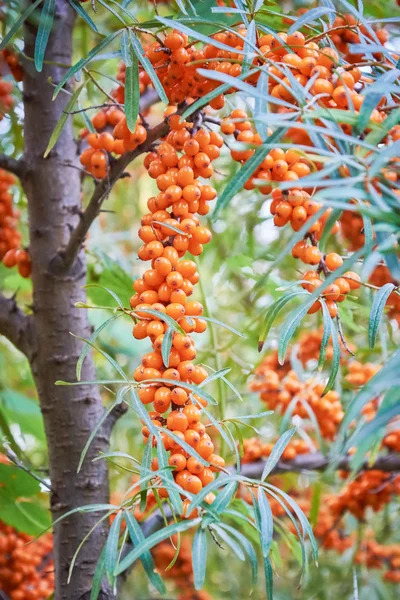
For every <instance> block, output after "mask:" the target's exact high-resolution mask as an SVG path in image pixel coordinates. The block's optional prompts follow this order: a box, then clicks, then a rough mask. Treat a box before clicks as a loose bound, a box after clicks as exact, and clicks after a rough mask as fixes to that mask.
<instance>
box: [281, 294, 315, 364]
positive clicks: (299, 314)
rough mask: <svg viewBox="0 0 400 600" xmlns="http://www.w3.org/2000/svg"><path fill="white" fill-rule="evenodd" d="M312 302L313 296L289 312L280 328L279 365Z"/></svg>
mask: <svg viewBox="0 0 400 600" xmlns="http://www.w3.org/2000/svg"><path fill="white" fill-rule="evenodd" d="M314 302H315V300H314V298H312V297H311V298H310V299H308V300H306V301H305V302H304V303H303V304H302V305H301V306H299V307H298V308H296V309H295V310H294V311H292V312H291V313H290V314H289V316H288V318H287V320H286V322H285V324H284V326H283V328H282V333H281V335H280V338H279V345H278V360H279V364H280V365H283V363H284V362H285V355H286V350H287V347H288V345H289V342H290V340H291V339H292V337H293V334H294V332H295V331H296V329H297V327H298V326H299V325H300V322H301V320H302V319H303V318H304V317H305V316H306V314H307V312H308V310H309V309H310V308H311V306H312V305H313V304H314Z"/></svg>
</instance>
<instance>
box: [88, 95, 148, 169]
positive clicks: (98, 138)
mask: <svg viewBox="0 0 400 600" xmlns="http://www.w3.org/2000/svg"><path fill="white" fill-rule="evenodd" d="M92 124H93V126H94V128H95V129H96V133H89V132H88V131H87V130H86V129H85V130H84V131H83V132H82V134H81V135H82V137H84V138H86V141H87V143H88V145H89V147H88V148H86V149H85V150H83V152H82V153H81V155H80V162H81V164H82V165H83V166H84V167H85V169H86V170H87V172H88V173H91V174H92V175H93V176H94V177H95V178H96V179H103V178H104V177H106V176H107V173H108V170H109V166H110V156H111V153H113V154H116V155H118V156H120V155H122V154H125V153H126V152H129V151H132V150H136V148H137V147H138V146H140V145H141V144H143V142H145V141H146V138H147V131H146V128H145V127H144V126H143V125H142V124H141V122H140V119H139V118H138V120H137V124H136V128H135V131H133V132H131V131H130V130H129V128H128V125H127V123H126V118H125V115H124V113H123V111H122V110H120V109H119V108H117V107H115V106H111V107H110V108H107V109H104V110H101V111H99V112H98V113H96V114H95V115H94V117H93V118H92ZM99 132H100V133H99Z"/></svg>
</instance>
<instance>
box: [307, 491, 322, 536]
mask: <svg viewBox="0 0 400 600" xmlns="http://www.w3.org/2000/svg"><path fill="white" fill-rule="evenodd" d="M313 487H314V489H313V495H312V499H311V509H310V524H311V526H312V527H315V525H316V524H317V521H318V515H319V507H320V505H321V491H322V486H321V482H320V481H316V482H315V483H314V486H313Z"/></svg>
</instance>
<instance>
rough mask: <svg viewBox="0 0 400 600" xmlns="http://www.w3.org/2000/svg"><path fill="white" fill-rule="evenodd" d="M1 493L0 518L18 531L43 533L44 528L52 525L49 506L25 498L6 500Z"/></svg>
mask: <svg viewBox="0 0 400 600" xmlns="http://www.w3.org/2000/svg"><path fill="white" fill-rule="evenodd" d="M1 496H2V494H0V519H1V520H2V521H3V522H4V523H6V524H7V525H11V527H14V528H15V529H17V530H18V531H22V532H23V533H27V534H28V535H33V536H38V535H41V533H42V532H43V530H44V529H46V528H48V527H51V516H50V512H49V511H48V510H47V508H44V507H43V506H41V505H40V504H37V503H35V502H27V501H25V500H21V501H19V500H17V501H15V500H13V501H11V502H7V501H4V500H3V499H2V498H1Z"/></svg>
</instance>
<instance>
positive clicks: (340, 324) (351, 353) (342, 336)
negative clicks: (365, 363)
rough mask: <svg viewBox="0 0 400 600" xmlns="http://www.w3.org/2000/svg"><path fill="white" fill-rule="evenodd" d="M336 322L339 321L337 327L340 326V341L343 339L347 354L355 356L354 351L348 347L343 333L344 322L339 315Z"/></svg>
mask: <svg viewBox="0 0 400 600" xmlns="http://www.w3.org/2000/svg"><path fill="white" fill-rule="evenodd" d="M336 321H337V325H338V331H339V336H340V339H341V342H342V344H343V347H344V349H345V350H346V351H347V352H348V353H349V354H350V355H351V356H355V354H354V352H352V351H351V350H350V348H349V347H348V345H347V342H346V340H345V337H344V333H343V328H342V321H341V320H340V317H339V315H338V314H337V315H336Z"/></svg>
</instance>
